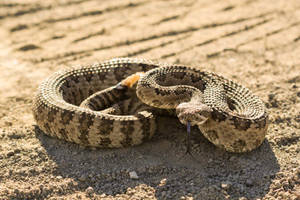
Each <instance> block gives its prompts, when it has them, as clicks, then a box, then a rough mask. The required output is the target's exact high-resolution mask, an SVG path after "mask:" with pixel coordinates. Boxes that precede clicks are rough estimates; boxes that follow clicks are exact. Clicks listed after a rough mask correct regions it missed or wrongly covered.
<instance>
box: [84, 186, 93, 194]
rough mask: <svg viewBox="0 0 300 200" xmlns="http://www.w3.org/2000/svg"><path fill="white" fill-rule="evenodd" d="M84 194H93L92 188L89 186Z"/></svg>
mask: <svg viewBox="0 0 300 200" xmlns="http://www.w3.org/2000/svg"><path fill="white" fill-rule="evenodd" d="M85 192H86V193H87V194H88V195H91V194H93V193H94V188H92V187H91V186H89V187H88V188H86V190H85Z"/></svg>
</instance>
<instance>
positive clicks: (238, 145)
mask: <svg viewBox="0 0 300 200" xmlns="http://www.w3.org/2000/svg"><path fill="white" fill-rule="evenodd" d="M231 147H232V148H233V149H234V152H240V151H241V150H242V149H244V148H245V147H246V142H245V141H244V140H241V139H239V140H236V141H235V142H234V143H233V144H232V145H231Z"/></svg>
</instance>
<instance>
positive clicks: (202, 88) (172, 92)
mask: <svg viewBox="0 0 300 200" xmlns="http://www.w3.org/2000/svg"><path fill="white" fill-rule="evenodd" d="M141 71H142V72H146V74H145V75H144V76H143V77H142V78H141V79H140V80H139V81H138V84H137V86H136V90H137V96H138V97H139V98H140V99H141V100H142V101H143V102H144V103H145V104H148V105H150V106H153V107H160V108H164V109H176V111H177V114H178V117H179V119H180V121H181V122H182V123H187V121H189V122H191V123H192V125H198V127H199V128H200V130H201V132H202V133H203V134H204V136H205V137H206V138H207V139H208V140H209V141H211V142H212V143H213V144H215V145H216V146H218V147H221V148H223V149H225V150H227V151H231V152H246V151H250V150H252V149H254V148H256V147H258V146H259V145H260V144H261V143H262V142H263V140H264V138H265V134H266V130H267V126H268V114H267V112H266V108H265V106H264V104H263V102H262V101H261V100H260V99H259V98H258V97H257V96H255V95H253V94H252V93H251V92H250V91H249V90H248V89H247V88H244V87H243V86H241V85H239V84H237V83H235V82H233V81H231V80H228V79H226V78H224V77H222V76H219V75H216V74H214V73H210V72H204V71H199V70H196V69H193V68H188V67H183V66H172V65H167V64H165V65H161V64H155V63H153V62H151V61H148V60H143V59H132V58H115V59H112V60H109V61H106V62H102V63H97V64H93V65H88V66H79V67H76V68H71V69H66V70H62V71H59V72H56V73H54V74H53V75H52V76H50V77H49V78H48V79H46V80H45V81H44V82H43V83H42V84H41V85H40V86H39V89H38V92H37V95H36V97H35V99H34V104H33V114H34V118H35V120H36V122H37V125H38V126H39V128H40V129H41V130H42V131H43V132H45V133H46V134H48V135H50V136H54V137H58V138H60V139H64V140H66V141H70V142H75V143H78V144H81V145H85V146H94V147H103V148H115V147H126V146H132V145H138V144H140V143H142V142H143V141H145V140H148V139H150V138H151V137H152V136H153V134H154V133H155V130H156V122H155V115H153V113H152V112H151V109H149V110H147V109H146V110H143V109H139V108H135V109H132V110H135V111H136V112H133V113H129V114H128V115H126V114H122V115H120V114H118V113H117V114H116V113H114V110H109V109H110V108H109V107H111V106H112V105H113V104H115V103H116V101H120V100H124V101H125V103H124V107H130V106H131V107H132V106H133V105H130V104H131V103H132V102H130V101H128V97H129V96H130V95H131V94H132V90H134V91H135V89H128V90H123V89H124V88H122V87H121V88H119V87H117V86H114V85H117V84H118V83H119V82H120V81H122V80H124V79H125V78H126V77H128V76H130V75H132V74H134V73H136V72H141ZM101 90H104V92H100V93H101V95H100V96H99V95H98V97H99V98H98V99H97V101H98V103H97V105H100V106H102V107H103V109H105V108H107V109H108V110H107V109H106V110H104V111H97V110H92V109H89V108H87V107H84V106H81V107H80V106H79V105H80V104H81V103H82V102H83V101H84V100H85V99H87V98H88V97H89V96H91V95H92V94H95V93H96V92H98V93H99V91H101ZM126 99H127V101H128V102H127V103H126ZM91 100H93V98H92V99H91ZM140 104H142V103H140ZM144 106H145V107H147V106H146V105H144ZM141 108H143V106H142V107H141ZM148 108H149V106H148ZM152 109H153V108H152ZM123 110H124V109H123ZM125 110H126V109H125Z"/></svg>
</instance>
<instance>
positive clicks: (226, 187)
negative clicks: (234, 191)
mask: <svg viewBox="0 0 300 200" xmlns="http://www.w3.org/2000/svg"><path fill="white" fill-rule="evenodd" d="M230 186H231V183H230V182H224V183H221V188H223V189H225V190H227V189H229V188H230Z"/></svg>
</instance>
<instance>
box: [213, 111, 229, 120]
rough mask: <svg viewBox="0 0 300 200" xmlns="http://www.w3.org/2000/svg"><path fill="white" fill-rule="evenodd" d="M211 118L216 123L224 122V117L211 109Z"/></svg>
mask: <svg viewBox="0 0 300 200" xmlns="http://www.w3.org/2000/svg"><path fill="white" fill-rule="evenodd" d="M211 117H212V119H213V120H214V121H217V122H222V121H225V120H226V118H227V117H226V115H225V114H223V113H221V112H219V111H217V110H215V109H213V112H212V113H211Z"/></svg>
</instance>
